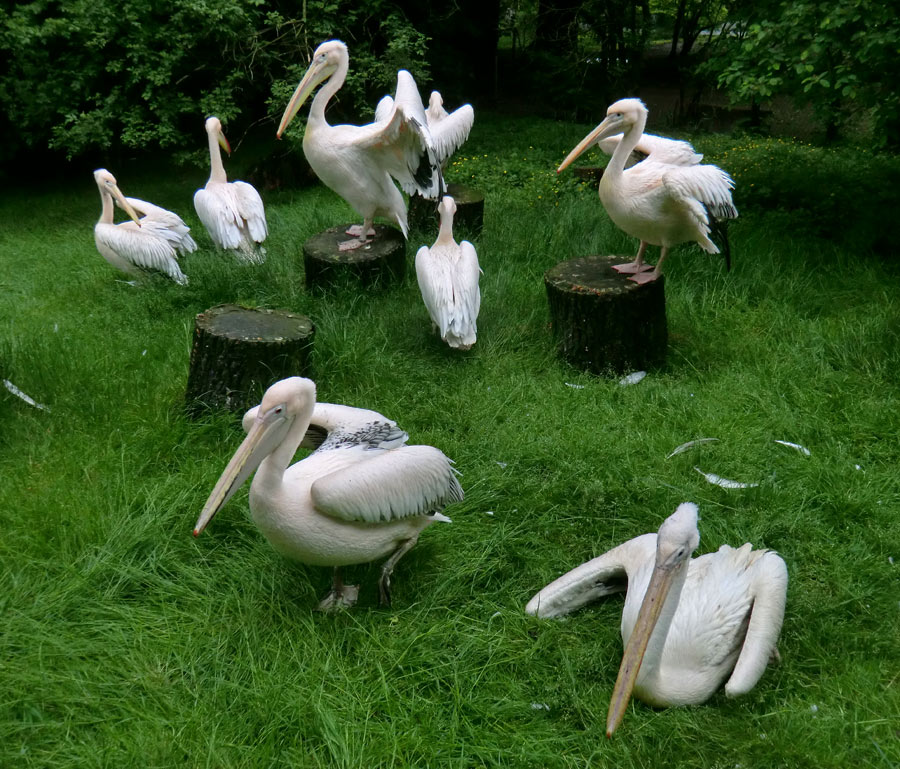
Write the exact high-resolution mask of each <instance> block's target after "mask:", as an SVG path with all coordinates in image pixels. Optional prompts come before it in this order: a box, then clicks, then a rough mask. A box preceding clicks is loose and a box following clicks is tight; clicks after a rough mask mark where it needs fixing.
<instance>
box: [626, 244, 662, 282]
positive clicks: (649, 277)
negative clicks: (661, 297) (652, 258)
mask: <svg viewBox="0 0 900 769" xmlns="http://www.w3.org/2000/svg"><path fill="white" fill-rule="evenodd" d="M668 253H669V248H668V246H663V247H662V249H661V250H660V252H659V261H658V262H657V263H656V267H654V268H653V272H639V273H638V274H637V275H632V276H631V277H630V278H629V279H628V280H633V281H634V282H635V283H638V284H644V283H651V282H652V281H654V280H656V279H657V278H658V277H659V276H660V274H661V273H660V271H659V268H660V267H662V263H663V260H664V259H665V258H666V255H667V254H668ZM648 266H649V265H648Z"/></svg>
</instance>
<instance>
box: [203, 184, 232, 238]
mask: <svg viewBox="0 0 900 769" xmlns="http://www.w3.org/2000/svg"><path fill="white" fill-rule="evenodd" d="M226 190H227V187H226V186H225V185H216V186H215V187H213V188H211V189H206V188H203V189H199V190H197V191H196V192H195V193H194V210H196V212H197V216H199V217H200V221H201V222H203V226H204V227H206V231H207V232H208V233H209V237H210V238H212V241H213V243H215V244H216V245H217V246H218V247H219V248H237V247H238V246H240V244H241V230H240V227H239V226H238V224H237V222H236V213H235V211H234V207H233V206H232V205H231V202H230V201H229V200H228V199H227V197H226V195H227V192H226Z"/></svg>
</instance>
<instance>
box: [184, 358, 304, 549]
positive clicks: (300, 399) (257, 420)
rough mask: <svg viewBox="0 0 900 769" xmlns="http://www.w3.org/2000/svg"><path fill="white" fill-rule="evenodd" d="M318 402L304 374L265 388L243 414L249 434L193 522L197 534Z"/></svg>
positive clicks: (196, 534) (244, 424)
mask: <svg viewBox="0 0 900 769" xmlns="http://www.w3.org/2000/svg"><path fill="white" fill-rule="evenodd" d="M315 402H316V386H315V384H314V383H313V382H312V380H310V379H304V378H303V377H298V376H295V377H290V378H288V379H282V380H281V381H279V382H276V383H275V384H273V385H272V386H271V387H270V388H269V389H268V390H266V393H265V395H263V399H262V402H261V403H260V404H259V406H256V407H255V408H253V409H250V411H248V412H247V413H246V414H245V415H244V419H243V427H244V430H246V432H247V437H246V438H244V442H243V443H241V445H240V446H239V447H238V450H237V451H236V452H235V453H234V456H233V457H232V458H231V461H230V462H229V463H228V466H227V467H226V468H225V471H224V472H223V473H222V475H221V477H220V478H219V480H218V481H217V482H216V485H215V487H214V488H213V490H212V493H211V494H210V495H209V499H207V500H206V504H205V505H204V506H203V510H202V511H201V513H200V517H199V518H198V519H197V523H196V524H195V525H194V536H195V537H196V536H198V535H199V534H200V533H201V532H202V531H203V529H205V528H206V526H207V524H208V523H209V522H210V521H211V520H212V519H213V516H215V514H216V513H218V512H219V510H221V509H222V508H223V507H224V506H225V503H226V502H228V500H229V499H231V497H232V496H233V495H234V493H235V492H236V491H237V490H238V489H239V488H240V487H241V486H242V485H243V483H244V481H246V480H247V479H248V478H249V477H250V476H251V475H252V474H253V472H254V471H255V470H256V468H257V467H259V466H260V464H261V463H262V461H263V460H264V459H265V458H266V457H267V456H269V455H270V454H271V453H272V452H273V451H275V450H276V449H277V448H278V447H279V446H280V445H281V444H282V443H283V442H284V439H285V438H286V437H287V434H288V432H289V431H290V429H291V426H292V425H293V424H294V422H295V420H296V419H297V417H298V416H299V415H301V414H305V415H306V417H307V418H308V417H309V415H310V414H311V413H312V408H313V406H314V405H315ZM298 442H299V441H298Z"/></svg>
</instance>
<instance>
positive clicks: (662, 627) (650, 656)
mask: <svg viewBox="0 0 900 769" xmlns="http://www.w3.org/2000/svg"><path fill="white" fill-rule="evenodd" d="M620 146H621V145H620ZM690 565H691V561H690V558H688V560H686V561H685V562H684V564H683V565H681V566H680V567H678V571H677V573H676V574H675V576H674V577H673V578H672V586H671V587H670V588H669V594H668V595H667V596H666V600H665V603H664V604H663V606H662V609H660V612H659V619H658V620H657V621H656V626H655V627H654V628H653V632H652V633H651V634H650V641H649V642H648V643H647V650H646V651H645V652H644V659H643V661H642V662H641V670H640V673H639V680H640V679H644V680H646V679H647V678H648V677H655V676H657V675H659V671H660V665H661V663H662V656H663V649H664V648H665V645H666V638H667V637H668V635H669V628H670V627H671V626H672V620H673V619H674V618H675V612H676V611H677V610H678V602H679V600H680V599H681V591H682V588H684V582H685V580H686V579H687V574H688V569H689V568H690ZM648 584H649V583H648Z"/></svg>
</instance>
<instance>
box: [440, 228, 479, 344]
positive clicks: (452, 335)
mask: <svg viewBox="0 0 900 769" xmlns="http://www.w3.org/2000/svg"><path fill="white" fill-rule="evenodd" d="M480 275H481V269H480V268H479V266H478V254H476V253H475V246H473V245H472V244H471V243H469V241H468V240H464V241H463V242H462V243H460V244H459V260H458V261H457V263H456V266H455V269H454V270H453V273H452V277H451V279H452V285H453V306H452V309H451V317H450V323H449V329H448V334H447V337H446V339H447V342H448V343H449V344H450V345H451V346H452V347H460V348H462V349H467V348H469V347H471V346H472V345H473V344H475V338H476V334H477V332H478V325H477V320H478V311H479V310H480V309H481V291H480V290H479V288H478V279H479V277H480Z"/></svg>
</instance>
